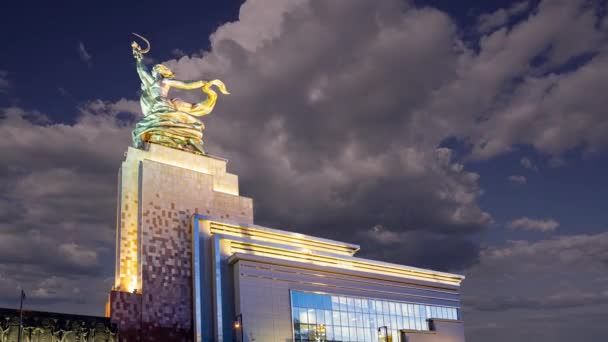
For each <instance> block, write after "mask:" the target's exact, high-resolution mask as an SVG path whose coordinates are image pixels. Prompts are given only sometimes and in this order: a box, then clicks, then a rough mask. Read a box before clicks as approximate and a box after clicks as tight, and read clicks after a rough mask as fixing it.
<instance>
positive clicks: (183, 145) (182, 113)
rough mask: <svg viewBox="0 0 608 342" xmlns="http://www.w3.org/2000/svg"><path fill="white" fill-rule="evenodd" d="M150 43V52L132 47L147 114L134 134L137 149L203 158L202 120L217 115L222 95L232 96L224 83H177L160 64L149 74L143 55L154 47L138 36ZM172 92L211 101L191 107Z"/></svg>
mask: <svg viewBox="0 0 608 342" xmlns="http://www.w3.org/2000/svg"><path fill="white" fill-rule="evenodd" d="M133 34H134V35H135V36H137V37H139V38H141V39H142V40H143V41H144V42H145V43H146V48H145V49H142V48H141V46H139V44H138V43H137V42H135V41H133V42H132V43H131V47H132V49H133V57H134V58H135V60H136V66H137V73H138V75H139V78H140V79H141V90H142V93H141V97H140V104H141V109H142V112H143V114H144V118H142V119H141V120H140V121H139V122H138V123H137V124H136V126H135V129H134V130H133V145H134V146H135V147H137V148H142V147H143V146H144V143H156V144H161V145H165V146H168V147H172V148H178V149H182V150H186V151H190V152H195V153H199V154H205V150H204V149H203V132H202V131H203V129H204V128H205V125H204V124H203V123H202V122H201V121H200V119H199V118H200V117H201V116H204V115H207V114H209V113H211V111H213V108H214V107H215V104H216V103H217V96H218V94H217V93H216V92H215V90H214V89H213V88H212V87H213V86H215V87H216V88H217V89H219V91H220V92H221V93H222V94H225V95H228V94H230V93H229V92H228V90H227V89H226V85H225V84H224V83H223V82H222V81H220V80H212V81H191V82H184V81H179V80H175V79H174V77H175V75H174V73H173V71H171V69H169V68H168V67H167V66H165V65H162V64H157V65H155V66H154V67H153V68H152V72H149V71H148V69H147V67H146V66H145V65H144V63H143V55H144V54H145V53H147V52H149V51H150V43H149V42H148V40H147V39H146V38H144V37H143V36H141V35H138V34H136V33H133ZM171 88H177V89H185V90H193V89H201V91H202V92H203V93H205V94H206V95H207V99H206V100H204V101H201V102H198V103H189V102H186V101H183V100H181V99H179V98H169V90H170V89H171Z"/></svg>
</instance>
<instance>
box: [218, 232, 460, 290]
mask: <svg viewBox="0 0 608 342" xmlns="http://www.w3.org/2000/svg"><path fill="white" fill-rule="evenodd" d="M230 248H231V252H232V253H245V254H253V255H261V256H268V257H271V258H276V259H283V260H292V261H297V262H309V263H313V264H317V265H321V266H330V267H338V268H343V269H349V270H356V271H362V272H372V273H377V274H383V275H388V276H401V277H407V278H413V279H418V280H424V281H431V282H437V283H442V284H449V285H456V286H458V285H460V282H461V278H460V277H457V276H454V277H449V276H444V275H441V274H435V273H432V272H428V273H426V272H421V271H417V270H411V269H409V268H407V269H406V268H401V269H400V268H397V267H391V266H386V265H374V264H372V263H369V262H363V261H359V260H352V259H350V260H349V259H344V258H340V257H338V256H336V257H331V256H324V255H318V254H314V253H313V252H312V251H311V252H310V253H303V252H298V251H292V250H288V249H283V248H277V247H271V246H263V245H258V244H254V243H248V242H242V241H235V240H230Z"/></svg>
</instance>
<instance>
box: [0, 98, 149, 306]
mask: <svg viewBox="0 0 608 342" xmlns="http://www.w3.org/2000/svg"><path fill="white" fill-rule="evenodd" d="M136 106H137V102H135V101H126V100H120V101H117V102H115V103H110V102H103V101H93V102H91V103H89V104H86V105H83V107H82V108H81V110H80V115H79V116H78V117H77V118H76V122H75V123H74V124H60V123H55V122H52V121H50V120H49V119H48V118H47V117H46V116H45V115H44V114H42V113H39V112H29V111H25V110H23V109H21V108H17V107H12V108H4V109H2V110H1V111H0V113H1V115H0V134H2V135H3V136H4V137H7V139H3V140H2V141H0V154H2V156H3V161H4V164H3V165H5V166H4V167H2V168H0V173H1V174H2V178H1V181H0V189H2V192H3V198H2V200H0V208H1V210H0V218H2V219H1V221H0V222H1V223H0V260H1V261H0V293H2V295H1V296H0V303H5V304H3V305H10V304H6V303H10V300H11V296H12V293H13V292H14V289H15V288H19V289H20V288H24V289H25V290H26V292H28V294H31V295H30V296H28V297H29V298H31V300H32V301H31V302H30V305H31V307H35V308H38V309H44V310H67V308H73V309H74V310H76V311H74V312H80V313H87V314H100V313H101V310H102V308H103V301H104V300H105V298H106V296H107V291H108V289H109V288H110V286H111V282H108V281H106V279H108V278H111V269H110V267H112V262H111V260H112V258H113V256H114V241H115V239H114V231H115V227H114V222H115V217H114V216H115V213H116V210H115V208H116V202H115V199H116V178H115V177H116V170H117V168H118V166H119V165H120V161H121V159H122V154H123V152H124V151H125V149H126V148H127V146H128V145H129V143H130V130H131V127H129V126H127V125H126V124H125V123H124V122H121V121H120V119H119V118H118V117H117V115H116V114H118V113H119V112H125V111H131V110H133V109H136V110H137V111H139V109H137V107H136ZM134 114H135V113H134ZM108 261H110V262H108ZM5 274H8V275H10V277H9V278H8V279H2V278H3V276H4V275H5ZM75 288H87V289H88V290H87V291H86V292H78V291H74V289H75ZM17 293H18V292H17Z"/></svg>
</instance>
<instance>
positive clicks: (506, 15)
mask: <svg viewBox="0 0 608 342" xmlns="http://www.w3.org/2000/svg"><path fill="white" fill-rule="evenodd" d="M529 7H530V3H529V1H528V0H525V1H520V2H517V3H514V4H513V5H511V7H509V8H499V9H498V10H496V11H495V12H493V13H489V14H482V15H480V16H479V18H477V31H478V32H480V33H488V32H491V31H494V30H496V29H498V28H500V27H502V26H504V25H506V24H507V23H508V22H509V19H510V18H511V17H513V16H517V15H520V14H522V13H523V12H525V11H526V10H528V8H529Z"/></svg>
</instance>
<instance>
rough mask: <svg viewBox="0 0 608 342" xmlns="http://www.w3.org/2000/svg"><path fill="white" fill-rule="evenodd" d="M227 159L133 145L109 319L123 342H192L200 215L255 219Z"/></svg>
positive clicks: (126, 165)
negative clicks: (196, 219) (195, 225)
mask: <svg viewBox="0 0 608 342" xmlns="http://www.w3.org/2000/svg"><path fill="white" fill-rule="evenodd" d="M226 164H227V161H226V160H224V159H220V158H214V157H209V156H201V155H197V154H193V153H189V152H184V151H180V150H175V149H171V148H167V147H163V146H160V145H156V144H151V145H150V146H149V149H148V150H147V151H143V150H139V149H135V148H129V149H128V151H127V153H126V159H125V161H124V162H123V163H122V166H121V168H120V172H119V176H118V179H119V182H118V212H117V216H118V219H117V236H116V239H117V241H116V242H117V244H116V245H117V253H116V276H115V279H116V281H115V284H114V289H113V290H112V292H111V294H110V312H109V314H110V317H111V319H112V322H113V323H115V324H117V325H118V329H119V336H120V340H121V341H192V340H193V302H194V299H193V295H192V293H193V281H192V273H193V272H192V244H193V241H192V232H191V229H190V219H191V217H192V215H194V214H202V215H208V216H210V217H215V218H217V219H222V220H225V219H227V220H231V221H235V222H242V223H244V224H252V223H253V205H252V201H251V199H250V198H246V197H241V196H239V189H238V177H237V176H236V175H233V174H230V173H227V172H226Z"/></svg>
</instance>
